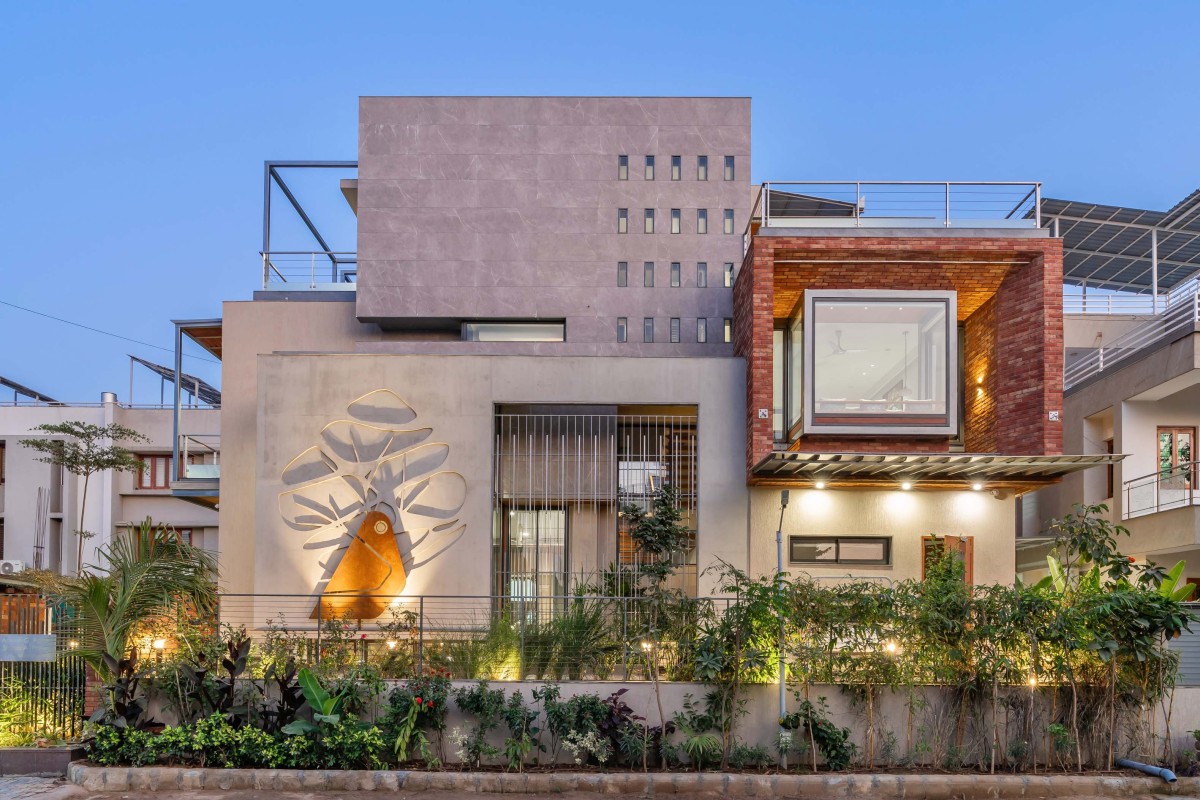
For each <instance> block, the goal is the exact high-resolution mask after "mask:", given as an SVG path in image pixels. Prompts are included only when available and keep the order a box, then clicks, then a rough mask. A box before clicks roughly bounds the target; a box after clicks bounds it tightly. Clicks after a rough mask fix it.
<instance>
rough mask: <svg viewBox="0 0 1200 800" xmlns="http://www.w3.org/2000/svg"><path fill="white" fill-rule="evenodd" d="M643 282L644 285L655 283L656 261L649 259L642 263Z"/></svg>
mask: <svg viewBox="0 0 1200 800" xmlns="http://www.w3.org/2000/svg"><path fill="white" fill-rule="evenodd" d="M642 284H643V285H644V286H653V285H654V262H653V261H647V262H646V263H645V264H643V265H642Z"/></svg>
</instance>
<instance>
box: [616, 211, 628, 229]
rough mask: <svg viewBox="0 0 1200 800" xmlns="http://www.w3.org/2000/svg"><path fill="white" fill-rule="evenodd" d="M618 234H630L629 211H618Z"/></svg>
mask: <svg viewBox="0 0 1200 800" xmlns="http://www.w3.org/2000/svg"><path fill="white" fill-rule="evenodd" d="M617 233H629V209H628V208H618V209H617Z"/></svg>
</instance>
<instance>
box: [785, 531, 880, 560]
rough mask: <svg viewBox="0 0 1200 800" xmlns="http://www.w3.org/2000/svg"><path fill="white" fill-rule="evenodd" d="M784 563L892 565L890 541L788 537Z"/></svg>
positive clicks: (843, 537)
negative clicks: (786, 561) (786, 559)
mask: <svg viewBox="0 0 1200 800" xmlns="http://www.w3.org/2000/svg"><path fill="white" fill-rule="evenodd" d="M788 560H789V561H790V562H791V563H793V564H877V565H881V566H886V565H888V564H891V563H892V540H891V539H890V538H889V537H887V536H837V537H833V536H831V537H823V536H792V537H789V540H788Z"/></svg>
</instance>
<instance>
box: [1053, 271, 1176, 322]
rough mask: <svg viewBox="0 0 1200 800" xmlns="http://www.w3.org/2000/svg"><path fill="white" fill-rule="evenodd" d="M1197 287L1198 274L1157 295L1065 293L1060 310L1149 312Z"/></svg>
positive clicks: (1160, 308)
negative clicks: (1196, 276)
mask: <svg viewBox="0 0 1200 800" xmlns="http://www.w3.org/2000/svg"><path fill="white" fill-rule="evenodd" d="M1198 290H1200V278H1190V279H1188V280H1186V281H1182V282H1180V283H1178V284H1176V285H1175V286H1174V287H1172V288H1171V290H1170V291H1168V292H1164V293H1160V294H1157V295H1155V294H1149V293H1144V294H1134V293H1131V292H1100V293H1096V292H1093V293H1091V294H1086V293H1082V294H1064V295H1063V313H1064V314H1109V315H1128V316H1150V315H1153V314H1158V313H1159V312H1160V311H1165V310H1167V309H1169V308H1171V307H1173V306H1175V305H1178V304H1179V303H1180V302H1186V301H1187V300H1188V299H1189V298H1190V297H1192V296H1193V295H1195V294H1196V292H1197V291H1198Z"/></svg>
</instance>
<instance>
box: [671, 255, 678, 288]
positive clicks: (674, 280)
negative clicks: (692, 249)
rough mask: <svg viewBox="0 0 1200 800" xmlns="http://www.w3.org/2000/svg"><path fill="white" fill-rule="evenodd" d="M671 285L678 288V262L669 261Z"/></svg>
mask: <svg viewBox="0 0 1200 800" xmlns="http://www.w3.org/2000/svg"><path fill="white" fill-rule="evenodd" d="M671 286H673V287H675V288H679V262H678V261H672V262H671Z"/></svg>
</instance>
